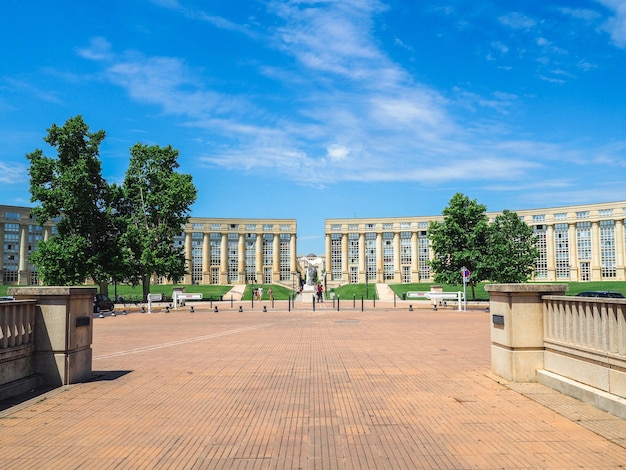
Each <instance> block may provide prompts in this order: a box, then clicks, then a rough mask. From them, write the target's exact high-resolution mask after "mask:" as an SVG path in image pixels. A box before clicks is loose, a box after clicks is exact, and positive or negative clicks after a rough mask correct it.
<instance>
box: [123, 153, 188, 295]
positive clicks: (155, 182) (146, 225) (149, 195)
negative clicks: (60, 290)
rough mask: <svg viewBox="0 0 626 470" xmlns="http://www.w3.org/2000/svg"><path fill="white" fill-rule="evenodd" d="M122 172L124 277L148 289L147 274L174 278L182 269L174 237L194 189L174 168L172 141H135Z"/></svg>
mask: <svg viewBox="0 0 626 470" xmlns="http://www.w3.org/2000/svg"><path fill="white" fill-rule="evenodd" d="M130 154H131V160H130V164H129V167H128V170H127V172H126V176H125V178H124V186H123V187H124V204H123V206H122V208H121V210H120V212H121V214H122V216H123V217H124V220H125V225H126V232H125V233H124V236H123V240H124V246H125V247H127V248H128V252H127V254H128V256H127V263H128V264H129V268H130V269H129V270H128V271H127V279H128V280H129V281H131V282H132V283H134V284H139V283H141V284H142V285H143V293H144V296H145V295H147V294H148V293H149V289H150V286H149V281H150V276H151V275H152V274H156V275H157V276H165V277H167V278H169V279H173V280H175V281H177V280H179V279H181V278H182V277H183V276H184V275H185V272H186V267H187V266H186V261H185V252H184V249H183V248H182V247H176V246H175V244H174V239H175V237H176V236H177V235H180V234H181V232H182V227H183V226H184V225H185V224H186V223H187V221H188V220H189V217H190V214H189V210H190V209H189V208H190V206H191V205H192V204H193V203H194V202H195V200H196V196H197V190H196V187H195V186H194V184H193V182H192V178H191V175H188V174H181V173H177V172H176V171H175V170H176V169H177V168H178V167H179V164H178V162H177V158H178V151H177V150H175V149H173V148H172V147H171V146H167V147H159V146H157V145H153V146H147V145H144V144H141V143H138V144H136V145H134V146H133V147H132V148H131V151H130Z"/></svg>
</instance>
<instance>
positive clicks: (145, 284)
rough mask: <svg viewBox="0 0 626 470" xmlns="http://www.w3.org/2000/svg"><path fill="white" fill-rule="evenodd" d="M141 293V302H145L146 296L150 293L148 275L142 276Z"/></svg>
mask: <svg viewBox="0 0 626 470" xmlns="http://www.w3.org/2000/svg"><path fill="white" fill-rule="evenodd" d="M142 292H143V300H144V301H146V299H147V298H148V294H149V293H150V275H149V274H144V275H143V282H142Z"/></svg>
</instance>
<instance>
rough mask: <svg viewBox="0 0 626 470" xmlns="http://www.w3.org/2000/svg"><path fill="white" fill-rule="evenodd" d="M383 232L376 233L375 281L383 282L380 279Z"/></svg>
mask: <svg viewBox="0 0 626 470" xmlns="http://www.w3.org/2000/svg"><path fill="white" fill-rule="evenodd" d="M383 257H384V254H383V234H382V233H381V232H377V233H376V282H383V280H382V279H381V277H382V272H383Z"/></svg>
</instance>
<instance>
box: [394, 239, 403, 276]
mask: <svg viewBox="0 0 626 470" xmlns="http://www.w3.org/2000/svg"><path fill="white" fill-rule="evenodd" d="M401 258H402V257H401V256H400V232H395V233H394V234H393V280H394V282H402V273H401V269H400V265H401V262H400V260H401Z"/></svg>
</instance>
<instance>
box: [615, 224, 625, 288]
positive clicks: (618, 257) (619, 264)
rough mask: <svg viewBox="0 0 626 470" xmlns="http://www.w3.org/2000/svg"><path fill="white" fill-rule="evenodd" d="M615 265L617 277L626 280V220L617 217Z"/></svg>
mask: <svg viewBox="0 0 626 470" xmlns="http://www.w3.org/2000/svg"><path fill="white" fill-rule="evenodd" d="M615 267H616V279H617V280H618V281H624V280H626V271H625V269H624V220H623V219H615Z"/></svg>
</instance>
